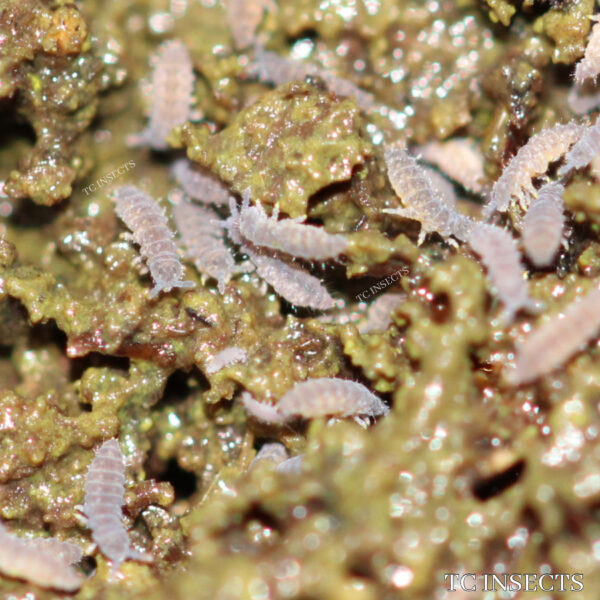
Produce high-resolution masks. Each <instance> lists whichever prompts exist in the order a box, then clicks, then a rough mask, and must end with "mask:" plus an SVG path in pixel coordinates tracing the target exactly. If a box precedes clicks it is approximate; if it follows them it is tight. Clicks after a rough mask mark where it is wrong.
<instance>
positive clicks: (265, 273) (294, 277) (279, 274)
mask: <svg viewBox="0 0 600 600" xmlns="http://www.w3.org/2000/svg"><path fill="white" fill-rule="evenodd" d="M229 207H230V210H231V215H230V216H229V218H228V219H226V220H225V221H223V222H222V223H221V226H222V227H223V228H225V229H226V230H227V233H228V235H229V238H230V239H231V241H232V242H234V243H235V244H239V245H240V246H241V247H240V249H241V251H242V252H243V253H244V254H246V255H247V256H248V258H249V259H250V262H251V263H252V264H253V265H254V267H255V268H256V272H257V273H258V275H259V276H260V277H261V278H262V279H264V280H265V281H266V282H267V283H268V284H269V285H270V286H271V287H272V288H273V289H274V290H275V291H276V292H277V293H278V294H279V295H280V296H282V297H283V298H285V299H286V300H287V301H288V302H289V303H290V304H294V305H296V306H306V307H308V308H314V309H317V310H327V309H329V308H333V307H334V306H335V300H334V299H333V298H332V297H331V296H330V295H329V292H328V291H327V288H326V287H325V286H324V285H323V284H322V283H321V282H320V281H319V280H318V279H317V278H316V277H313V276H312V275H311V274H310V273H308V272H307V271H305V270H304V269H303V268H302V267H300V266H298V265H295V264H292V263H288V262H285V261H283V260H281V259H279V258H278V257H277V256H273V255H272V254H269V252H268V251H261V250H260V249H259V248H257V247H256V246H254V245H253V244H251V243H250V242H246V241H245V240H244V238H243V236H242V234H241V233H240V211H239V209H238V207H237V205H236V203H235V201H234V200H231V201H230V203H229Z"/></svg>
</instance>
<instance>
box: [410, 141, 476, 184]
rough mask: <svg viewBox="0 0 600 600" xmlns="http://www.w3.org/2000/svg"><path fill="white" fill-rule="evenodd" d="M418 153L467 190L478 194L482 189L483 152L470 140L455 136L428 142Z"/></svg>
mask: <svg viewBox="0 0 600 600" xmlns="http://www.w3.org/2000/svg"><path fill="white" fill-rule="evenodd" d="M418 154H420V155H421V157H422V159H423V160H425V161H427V162H428V163H431V164H433V165H435V166H436V167H438V168H439V169H441V170H442V171H443V172H444V173H445V174H446V175H447V176H448V177H450V179H452V180H454V181H456V182H457V183H459V184H460V185H462V187H464V188H465V189H466V190H468V191H469V192H474V193H476V194H479V193H480V192H481V191H482V190H483V185H482V182H483V181H484V180H485V174H484V172H483V164H484V159H483V154H482V153H481V152H480V151H479V150H478V148H477V147H476V146H475V144H474V143H473V141H472V140H470V139H468V138H455V139H453V140H449V141H447V142H430V143H429V144H425V146H421V147H420V148H419V149H418Z"/></svg>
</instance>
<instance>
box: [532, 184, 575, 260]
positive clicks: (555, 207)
mask: <svg viewBox="0 0 600 600" xmlns="http://www.w3.org/2000/svg"><path fill="white" fill-rule="evenodd" d="M564 192H565V188H564V186H563V185H562V184H561V183H559V182H552V183H547V184H546V185H544V186H542V187H541V188H540V190H539V192H538V195H537V198H534V199H533V200H532V201H531V204H530V205H529V209H528V210H527V214H526V215H525V218H524V219H523V231H522V238H523V247H524V249H525V254H526V255H527V256H528V257H529V259H530V260H531V262H532V263H533V264H534V265H535V266H537V267H544V266H546V265H549V264H550V263H551V262H552V260H553V259H554V256H555V255H556V252H557V250H558V247H559V246H560V242H561V240H562V235H563V227H564V224H565V215H564V206H563V201H562V198H563V194H564Z"/></svg>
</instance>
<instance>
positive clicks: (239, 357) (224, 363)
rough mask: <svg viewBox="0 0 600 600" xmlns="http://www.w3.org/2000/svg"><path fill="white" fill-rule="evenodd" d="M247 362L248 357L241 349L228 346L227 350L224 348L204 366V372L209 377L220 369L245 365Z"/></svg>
mask: <svg viewBox="0 0 600 600" xmlns="http://www.w3.org/2000/svg"><path fill="white" fill-rule="evenodd" d="M247 360H248V355H247V354H246V351H245V350H244V349H243V348H238V347H237V346H230V347H229V348H225V349H224V350H221V352H219V353H218V354H216V355H215V356H214V357H213V358H212V360H211V361H210V362H209V363H208V364H207V365H206V369H205V370H206V372H207V373H208V374H209V375H212V374H213V373H217V372H218V371H220V370H221V369H224V368H225V367H229V366H231V365H234V364H236V363H245V362H246V361H247Z"/></svg>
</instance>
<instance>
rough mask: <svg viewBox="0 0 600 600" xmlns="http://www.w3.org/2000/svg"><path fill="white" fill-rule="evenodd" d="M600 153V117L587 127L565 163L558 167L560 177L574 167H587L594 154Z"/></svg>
mask: <svg viewBox="0 0 600 600" xmlns="http://www.w3.org/2000/svg"><path fill="white" fill-rule="evenodd" d="M599 153H600V119H596V122H595V123H594V124H593V125H590V127H587V128H586V129H585V131H584V133H583V135H582V136H581V138H580V139H579V140H578V141H577V142H576V143H575V144H574V145H573V147H572V148H571V149H570V150H569V151H568V152H567V154H566V156H565V164H564V165H563V166H562V167H560V169H558V171H557V173H558V175H559V176H560V177H563V176H565V175H567V174H568V173H569V172H571V171H573V170H574V169H581V168H582V167H587V166H588V165H589V164H590V162H592V159H593V158H594V156H596V155H597V154H599Z"/></svg>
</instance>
